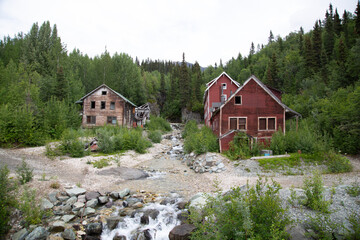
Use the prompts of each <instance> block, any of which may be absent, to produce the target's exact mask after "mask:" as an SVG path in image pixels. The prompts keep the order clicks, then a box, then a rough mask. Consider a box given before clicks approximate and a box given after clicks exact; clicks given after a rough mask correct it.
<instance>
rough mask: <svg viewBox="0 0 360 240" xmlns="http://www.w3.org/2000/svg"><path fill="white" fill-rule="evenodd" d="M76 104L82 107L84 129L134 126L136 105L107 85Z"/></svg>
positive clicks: (103, 85) (96, 89)
mask: <svg viewBox="0 0 360 240" xmlns="http://www.w3.org/2000/svg"><path fill="white" fill-rule="evenodd" d="M76 103H78V104H81V105H82V125H83V126H84V127H94V126H103V125H105V124H113V125H120V126H128V127H131V126H133V122H134V114H135V108H136V105H135V104H134V103H132V102H131V101H130V100H128V99H127V98H125V97H124V96H123V95H121V94H120V93H118V92H116V91H114V90H113V89H111V88H110V87H108V86H107V85H105V84H102V85H100V86H99V87H97V88H95V89H94V90H93V91H91V92H89V93H88V94H86V95H85V96H83V97H82V98H81V99H80V100H78V101H77V102H76Z"/></svg>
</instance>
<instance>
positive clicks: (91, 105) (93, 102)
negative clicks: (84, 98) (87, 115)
mask: <svg viewBox="0 0 360 240" xmlns="http://www.w3.org/2000/svg"><path fill="white" fill-rule="evenodd" d="M93 105H94V106H93ZM95 108H96V101H91V102H90V109H95Z"/></svg>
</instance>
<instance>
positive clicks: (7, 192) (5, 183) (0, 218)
mask: <svg viewBox="0 0 360 240" xmlns="http://www.w3.org/2000/svg"><path fill="white" fill-rule="evenodd" d="M9 173H10V171H9V169H8V168H7V166H6V165H4V166H2V167H1V168H0V237H1V238H3V237H4V238H5V234H6V233H7V232H8V230H9V229H10V225H9V224H8V222H9V220H10V214H11V212H12V207H15V206H16V200H15V195H14V193H15V190H16V184H15V182H14V181H12V180H11V179H9Z"/></svg>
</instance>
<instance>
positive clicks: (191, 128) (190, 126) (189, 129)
mask: <svg viewBox="0 0 360 240" xmlns="http://www.w3.org/2000/svg"><path fill="white" fill-rule="evenodd" d="M198 130H199V128H198V126H197V124H196V121H195V120H190V121H188V122H187V123H186V124H185V127H184V130H183V131H182V133H181V136H182V138H184V139H185V138H186V137H187V135H192V134H194V133H196V132H197V131H198Z"/></svg>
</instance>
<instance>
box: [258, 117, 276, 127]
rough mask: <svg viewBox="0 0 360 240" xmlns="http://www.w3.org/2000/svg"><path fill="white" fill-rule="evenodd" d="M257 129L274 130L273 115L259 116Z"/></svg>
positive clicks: (274, 120) (274, 121)
mask: <svg viewBox="0 0 360 240" xmlns="http://www.w3.org/2000/svg"><path fill="white" fill-rule="evenodd" d="M259 130H276V119H275V118H274V117H268V118H266V117H261V118H259Z"/></svg>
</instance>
